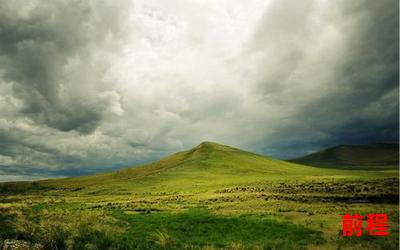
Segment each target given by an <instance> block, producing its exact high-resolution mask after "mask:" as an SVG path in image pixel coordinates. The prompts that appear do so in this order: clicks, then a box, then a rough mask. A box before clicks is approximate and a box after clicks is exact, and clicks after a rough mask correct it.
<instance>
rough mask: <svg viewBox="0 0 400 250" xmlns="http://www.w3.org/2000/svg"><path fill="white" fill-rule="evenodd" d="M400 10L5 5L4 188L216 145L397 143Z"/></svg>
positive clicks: (370, 5) (253, 2)
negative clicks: (7, 182) (208, 143)
mask: <svg viewBox="0 0 400 250" xmlns="http://www.w3.org/2000/svg"><path fill="white" fill-rule="evenodd" d="M398 9H399V6H398V1H397V0H380V1H376V0H365V1H360V0H354V1H348V0H335V1H328V0H302V1H296V0H271V1H265V0H249V1H243V0H237V1H233V0H226V1H223V0H218V1H215V0H209V1H206V0H204V1H201V0H163V1H154V0H143V1H124V0H119V1H115V0H113V1H101V0H96V1H83V0H79V1H78V0H76V1H70V0H68V1H67V0H48V1H45V0H37V1H28V0H19V1H17V0H15V1H1V2H0V93H1V95H0V180H3V181H4V180H20V179H26V178H29V179H36V178H44V177H49V176H67V175H78V174H84V173H90V172H95V171H100V170H106V169H112V168H116V167H122V166H130V165H132V164H136V163H139V162H147V161H151V160H154V159H157V158H159V157H161V156H164V155H168V154H170V153H173V152H176V151H180V150H184V149H187V148H191V147H193V146H195V145H197V144H199V143H200V142H201V141H204V140H208V141H215V142H220V143H223V144H229V145H232V146H235V147H240V148H242V149H246V150H249V151H254V152H258V153H261V154H265V155H270V156H274V157H279V158H291V157H295V156H299V155H303V154H306V153H309V152H312V151H315V150H319V149H321V148H324V147H327V146H333V145H336V144H359V143H373V142H397V139H398V136H399V132H398V126H399V122H398V115H399V112H398V105H399V103H398V98H399V92H398V91H399V86H398V84H399V81H398V73H399V63H398V55H399V50H398V45H399V41H398V36H399V26H398V19H399V16H398V15H399V14H398Z"/></svg>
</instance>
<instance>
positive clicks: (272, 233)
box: [114, 210, 325, 249]
mask: <svg viewBox="0 0 400 250" xmlns="http://www.w3.org/2000/svg"><path fill="white" fill-rule="evenodd" d="M114 216H115V217H116V218H117V219H119V220H120V221H123V222H125V223H129V229H128V230H127V231H126V235H125V236H126V239H127V240H129V239H148V240H149V241H150V242H153V243H155V244H156V245H159V246H161V247H168V246H171V247H172V249H174V247H178V248H181V247H183V248H187V247H189V248H191V247H200V246H213V247H217V248H229V249H234V248H235V247H234V246H236V248H237V247H238V248H239V249H247V248H250V247H259V249H302V248H304V247H305V246H307V245H308V244H322V243H324V242H325V240H324V238H323V237H322V233H321V232H319V231H314V230H311V229H308V228H305V227H303V226H299V225H295V224H292V223H283V222H278V221H276V220H274V219H271V218H270V217H265V216H254V215H248V216H220V215H212V214H210V213H209V212H208V211H204V210H190V211H188V212H185V213H177V214H172V213H156V214H126V213H124V212H122V211H119V212H115V213H114Z"/></svg>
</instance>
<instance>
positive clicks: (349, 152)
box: [289, 144, 399, 169]
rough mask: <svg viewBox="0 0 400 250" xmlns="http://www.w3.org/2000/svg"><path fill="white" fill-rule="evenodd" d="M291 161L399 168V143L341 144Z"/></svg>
mask: <svg viewBox="0 0 400 250" xmlns="http://www.w3.org/2000/svg"><path fill="white" fill-rule="evenodd" d="M289 161H290V162H293V163H299V164H305V165H310V166H315V167H327V168H353V169H377V168H398V166H399V144H369V145H340V146H336V147H332V148H328V149H325V150H322V151H319V152H316V153H313V154H309V155H306V156H303V157H300V158H295V159H292V160H289Z"/></svg>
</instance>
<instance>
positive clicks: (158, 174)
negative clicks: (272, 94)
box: [37, 142, 329, 191]
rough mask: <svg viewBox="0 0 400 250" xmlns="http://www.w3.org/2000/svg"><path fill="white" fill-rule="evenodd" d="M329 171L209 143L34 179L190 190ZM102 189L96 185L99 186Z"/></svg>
mask: <svg viewBox="0 0 400 250" xmlns="http://www.w3.org/2000/svg"><path fill="white" fill-rule="evenodd" d="M323 173H324V174H329V173H328V172H326V171H323V170H321V169H318V168H314V167H308V166H303V165H298V164H294V163H290V162H286V161H281V160H277V159H273V158H269V157H265V156H261V155H257V154H254V153H250V152H246V151H242V150H240V149H237V148H233V147H230V146H226V145H221V144H217V143H213V142H202V143H200V144H199V145H198V146H197V147H195V148H193V149H190V150H187V151H182V152H178V153H175V154H173V155H171V156H168V157H165V158H163V159H160V160H158V161H155V162H153V163H150V164H146V165H141V166H136V167H131V168H125V169H122V170H118V171H115V172H110V173H103V174H96V175H88V176H81V177H72V178H65V179H54V180H45V181H39V182H37V184H38V185H40V186H50V187H57V188H74V189H76V188H84V189H91V188H95V189H97V190H98V189H103V190H105V189H107V190H116V187H122V186H123V187H124V188H128V189H134V190H138V191H151V190H165V189H167V190H176V189H179V190H182V189H184V190H192V189H198V188H206V187H218V186H226V185H229V184H232V185H237V184H241V183H248V182H257V181H263V180H267V179H286V178H287V176H293V177H295V176H298V177H305V176H306V177H308V176H313V175H321V174H323ZM101 186H102V187H103V188H100V187H101ZM117 189H118V188H117Z"/></svg>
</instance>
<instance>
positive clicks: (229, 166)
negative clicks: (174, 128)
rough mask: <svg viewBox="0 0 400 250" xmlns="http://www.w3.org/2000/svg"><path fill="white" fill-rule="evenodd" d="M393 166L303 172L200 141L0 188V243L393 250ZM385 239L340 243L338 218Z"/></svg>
mask: <svg viewBox="0 0 400 250" xmlns="http://www.w3.org/2000/svg"><path fill="white" fill-rule="evenodd" d="M398 173H399V172H398V169H378V170H369V171H365V170H349V169H328V168H319V167H312V166H306V165H301V164H296V163H291V162H286V161H281V160H277V159H273V158H270V157H265V156H261V155H257V154H253V153H250V152H246V151H242V150H240V149H237V148H233V147H230V146H227V145H221V144H217V143H213V142H203V143H200V144H199V145H198V146H197V147H195V148H192V149H190V150H187V151H182V152H178V153H176V154H173V155H171V156H168V157H165V158H163V159H160V160H159V161H156V162H153V163H150V164H145V165H141V166H137V167H130V168H126V169H121V170H118V171H115V172H110V173H102V174H96V175H90V176H81V177H71V178H63V179H51V180H43V181H36V182H15V183H3V184H0V194H1V196H0V228H3V229H4V230H2V231H1V232H0V241H1V239H23V240H27V241H29V242H32V243H39V244H41V245H42V246H44V248H45V249H385V250H387V249H397V248H398V194H399V191H398V184H399V179H398ZM355 212H357V213H360V214H363V215H366V214H367V213H377V212H382V213H387V214H388V216H389V218H390V220H389V226H390V235H389V237H381V238H376V237H375V238H374V237H368V236H367V235H365V237H364V236H363V238H349V239H347V238H343V237H340V235H341V216H342V215H343V214H345V213H355Z"/></svg>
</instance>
